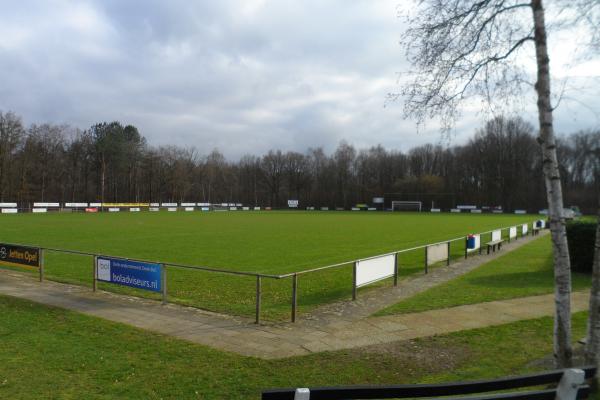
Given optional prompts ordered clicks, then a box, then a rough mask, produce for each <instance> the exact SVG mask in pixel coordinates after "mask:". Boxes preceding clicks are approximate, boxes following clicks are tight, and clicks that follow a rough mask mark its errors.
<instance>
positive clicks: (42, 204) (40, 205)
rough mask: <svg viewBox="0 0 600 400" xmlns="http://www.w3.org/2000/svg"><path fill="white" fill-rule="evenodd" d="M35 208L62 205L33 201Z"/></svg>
mask: <svg viewBox="0 0 600 400" xmlns="http://www.w3.org/2000/svg"><path fill="white" fill-rule="evenodd" d="M33 207H34V208H52V207H60V203H33Z"/></svg>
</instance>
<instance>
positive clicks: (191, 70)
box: [0, 0, 600, 158]
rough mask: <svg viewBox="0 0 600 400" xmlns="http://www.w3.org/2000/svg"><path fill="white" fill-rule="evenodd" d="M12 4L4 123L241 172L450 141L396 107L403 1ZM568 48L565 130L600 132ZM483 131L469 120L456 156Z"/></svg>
mask: <svg viewBox="0 0 600 400" xmlns="http://www.w3.org/2000/svg"><path fill="white" fill-rule="evenodd" d="M2 3H3V4H2V12H1V13H0V75H1V81H0V82H1V84H0V110H2V111H9V110H11V111H14V112H16V113H17V114H19V115H21V116H22V117H23V119H24V122H25V123H26V124H30V123H42V122H53V123H67V124H70V125H73V126H76V127H79V128H81V129H85V128H87V127H89V126H90V125H92V124H93V123H95V122H100V121H112V120H119V121H121V122H123V123H125V124H133V125H135V126H137V127H138V128H139V129H140V131H141V133H142V134H143V135H144V136H146V138H148V141H149V143H150V144H153V145H160V144H177V145H190V146H195V147H196V148H197V149H198V150H199V151H200V152H201V153H204V154H206V153H208V152H209V151H210V150H212V149H213V148H218V149H219V150H221V151H222V152H223V153H225V155H226V156H228V157H230V158H237V157H239V156H241V155H242V154H244V153H253V154H262V153H264V152H266V151H267V150H268V149H271V148H279V149H282V150H297V151H304V150H306V149H307V148H308V147H318V146H322V147H324V148H325V149H326V150H327V151H331V150H333V149H334V148H335V147H336V145H337V144H338V143H339V141H340V140H343V139H345V140H347V141H348V142H350V143H352V144H354V145H355V146H357V147H360V148H362V147H368V146H372V145H377V144H382V145H384V146H385V147H388V148H396V149H401V150H406V149H408V148H410V147H412V146H414V145H417V144H422V143H426V142H438V141H439V140H440V134H439V132H438V131H437V129H436V125H435V123H432V124H430V125H428V126H427V127H426V129H425V130H424V131H422V132H421V133H419V134H418V135H417V134H416V129H415V125H414V121H410V120H408V121H405V120H403V119H402V118H401V108H402V106H401V103H392V104H388V105H387V106H386V107H384V104H385V102H386V101H385V97H386V94H387V93H388V92H396V91H398V90H399V89H398V86H397V73H398V72H400V71H404V70H406V68H407V65H406V61H405V57H404V52H403V50H402V49H401V47H400V45H399V44H398V41H399V39H400V37H401V34H402V31H403V26H402V23H401V22H400V20H399V19H398V18H397V7H398V4H399V3H400V2H399V1H398V0H363V1H357V0H353V1H347V0H314V1H313V0H302V1H298V0H294V1H292V0H290V1H288V0H277V1H264V0H243V1H226V0H219V1H189V0H186V1H174V0H170V1H163V0H156V1H124V0H97V1H72V2H71V1H61V0H56V1H48V0H43V1H39V2H34V1H26V0H23V1H2ZM550 39H551V40H552V37H551V38H550ZM559 42H560V43H554V45H555V47H554V48H555V49H558V52H559V54H558V56H556V57H553V58H552V61H553V63H554V64H553V71H554V72H556V73H557V75H559V76H558V77H559V78H565V77H567V76H570V78H569V80H568V84H567V88H568V89H569V90H568V91H567V95H568V96H570V97H571V98H572V99H573V101H563V102H562V103H561V106H560V108H559V110H558V113H557V115H556V123H557V130H558V131H562V132H570V131H574V130H577V129H587V128H598V127H599V126H600V122H599V120H598V116H597V115H595V114H594V112H592V111H590V110H588V109H587V108H586V107H584V106H583V105H582V102H585V103H591V104H592V109H593V110H594V111H595V112H596V113H598V112H600V109H599V108H598V103H599V102H598V99H599V98H600V91H599V90H598V89H597V88H598V83H599V81H598V74H599V73H600V67H599V64H598V63H596V64H593V63H592V64H590V63H588V64H586V65H583V66H582V67H578V68H576V69H569V68H567V67H566V66H565V64H566V62H565V60H569V55H568V53H569V45H570V43H568V40H567V41H566V42H565V41H564V40H560V41H559ZM556 52H557V51H556V50H555V53H556ZM557 60H558V62H560V65H559V64H557ZM532 106H535V104H534V103H532ZM524 112H525V117H526V119H528V120H529V121H531V122H532V123H533V122H535V121H536V117H535V114H534V113H533V112H532V109H529V110H524ZM482 118H483V117H482V116H480V115H477V114H476V113H475V112H473V113H469V112H467V113H465V115H464V117H463V119H461V121H460V123H459V125H458V126H457V129H456V135H455V136H454V138H453V139H452V140H453V142H454V143H460V142H462V141H464V140H466V138H468V137H469V136H472V135H473V132H474V129H475V128H476V127H477V126H479V125H480V124H481V123H482Z"/></svg>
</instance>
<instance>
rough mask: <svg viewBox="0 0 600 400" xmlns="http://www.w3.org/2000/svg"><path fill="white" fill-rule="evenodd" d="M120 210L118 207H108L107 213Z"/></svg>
mask: <svg viewBox="0 0 600 400" xmlns="http://www.w3.org/2000/svg"><path fill="white" fill-rule="evenodd" d="M119 211H121V209H120V208H119V207H109V209H108V212H119Z"/></svg>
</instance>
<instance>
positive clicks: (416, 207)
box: [392, 200, 422, 211]
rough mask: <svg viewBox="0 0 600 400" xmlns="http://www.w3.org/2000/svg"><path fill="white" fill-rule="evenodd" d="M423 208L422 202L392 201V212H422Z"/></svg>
mask: <svg viewBox="0 0 600 400" xmlns="http://www.w3.org/2000/svg"><path fill="white" fill-rule="evenodd" d="M421 207H422V203H421V202H420V201H401V200H393V201H392V211H421Z"/></svg>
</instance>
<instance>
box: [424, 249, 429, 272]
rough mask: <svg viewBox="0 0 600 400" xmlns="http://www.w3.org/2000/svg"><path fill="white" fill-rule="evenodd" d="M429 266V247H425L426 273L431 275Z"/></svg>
mask: <svg viewBox="0 0 600 400" xmlns="http://www.w3.org/2000/svg"><path fill="white" fill-rule="evenodd" d="M427 264H429V260H428V257H427V246H425V273H426V274H428V273H429V268H428V267H429V266H428V265H427Z"/></svg>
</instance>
